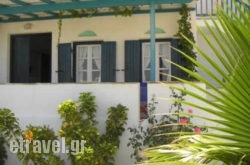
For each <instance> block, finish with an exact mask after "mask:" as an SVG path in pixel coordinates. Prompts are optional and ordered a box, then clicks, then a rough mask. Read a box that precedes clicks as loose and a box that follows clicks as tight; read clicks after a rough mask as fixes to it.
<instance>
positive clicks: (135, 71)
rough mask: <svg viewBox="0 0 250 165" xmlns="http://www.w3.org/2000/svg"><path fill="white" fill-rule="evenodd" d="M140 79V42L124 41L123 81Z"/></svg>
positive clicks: (137, 80) (138, 80)
mask: <svg viewBox="0 0 250 165" xmlns="http://www.w3.org/2000/svg"><path fill="white" fill-rule="evenodd" d="M140 81H141V43H140V41H135V40H130V41H125V82H140Z"/></svg>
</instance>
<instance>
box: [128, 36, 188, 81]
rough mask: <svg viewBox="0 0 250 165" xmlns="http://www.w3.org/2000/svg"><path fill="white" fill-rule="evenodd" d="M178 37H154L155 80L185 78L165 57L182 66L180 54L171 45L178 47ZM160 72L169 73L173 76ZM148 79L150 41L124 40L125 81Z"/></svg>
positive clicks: (182, 61)
mask: <svg viewBox="0 0 250 165" xmlns="http://www.w3.org/2000/svg"><path fill="white" fill-rule="evenodd" d="M178 42H179V39H176V38H167V39H156V45H155V48H156V59H155V66H156V73H155V78H156V81H176V79H175V78H174V77H179V78H185V74H184V72H183V71H182V70H181V69H180V68H178V67H176V66H175V65H172V64H170V63H169V62H167V61H166V59H169V60H171V61H172V62H174V63H176V64H178V65H181V66H183V64H184V60H183V57H182V55H181V54H180V53H179V52H178V51H176V50H174V49H171V47H175V48H177V49H178ZM161 73H167V74H171V75H172V76H174V77H170V76H165V75H163V74H161ZM149 80H150V43H149V40H143V41H141V40H128V41H125V81H126V82H147V81H149Z"/></svg>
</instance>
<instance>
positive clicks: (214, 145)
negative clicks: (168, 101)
mask: <svg viewBox="0 0 250 165" xmlns="http://www.w3.org/2000/svg"><path fill="white" fill-rule="evenodd" d="M233 4H234V6H235V9H236V10H237V13H235V12H234V11H233V10H232V9H231V8H229V7H228V8H227V10H226V11H225V10H224V9H223V8H221V7H218V8H217V13H216V17H217V18H216V19H215V18H213V17H211V21H212V25H211V24H209V23H208V22H207V21H206V20H204V22H205V24H206V27H207V29H208V30H209V32H210V34H211V36H212V39H209V38H208V37H207V36H206V34H205V33H204V32H203V31H202V30H201V29H200V28H199V27H198V30H199V32H200V33H201V34H202V36H203V38H204V39H205V40H206V42H207V45H208V46H209V47H210V48H211V50H212V51H213V52H214V53H215V55H216V58H217V59H218V60H219V61H220V64H218V63H216V62H215V61H216V60H214V58H212V57H211V56H210V55H209V54H208V53H206V52H204V51H202V49H200V48H199V47H198V46H197V45H195V44H194V43H193V42H192V41H190V40H189V39H188V38H187V37H186V40H187V41H188V42H190V43H191V44H193V46H194V47H195V49H197V51H198V52H199V54H200V55H201V56H203V57H204V58H205V59H206V60H207V62H208V63H209V64H210V65H211V67H213V69H214V70H215V71H214V72H212V71H211V70H210V69H208V68H207V67H206V66H204V65H203V64H202V63H200V62H196V61H194V60H193V59H192V58H189V59H190V60H191V61H193V62H195V63H196V65H197V66H198V67H199V68H200V69H202V70H203V71H204V72H205V73H206V74H207V75H208V76H209V77H210V78H211V79H212V80H214V81H215V82H216V83H217V84H219V86H220V88H221V89H218V86H215V85H214V84H213V83H211V82H209V81H207V80H206V79H205V78H203V77H201V76H200V75H199V74H198V73H194V72H192V70H188V69H185V68H183V67H181V66H178V67H180V68H181V69H183V70H184V71H185V72H187V73H188V74H190V75H192V76H193V77H195V78H196V79H197V80H199V81H201V82H203V83H204V84H206V86H207V87H209V88H210V90H205V89H202V88H200V87H199V86H197V85H196V84H195V83H193V82H189V81H186V80H183V79H179V80H180V81H182V82H183V83H187V84H188V85H190V86H192V87H194V88H195V89H196V90H198V91H200V92H202V93H205V94H206V95H208V96H209V97H210V98H212V99H213V100H215V101H211V100H208V99H206V98H203V97H202V96H200V95H198V94H197V93H196V92H193V91H190V90H186V89H182V88H178V87H174V88H175V89H177V90H180V91H184V92H185V93H187V94H188V95H190V96H192V97H194V98H196V99H198V100H200V101H201V102H203V103H204V105H207V106H199V105H197V104H195V103H193V102H187V101H182V103H184V104H187V105H190V106H193V107H196V108H198V109H200V110H203V111H205V112H207V113H209V114H211V115H216V116H217V118H213V117H209V116H200V117H201V118H203V119H205V120H207V121H210V122H213V123H216V124H217V126H208V127H209V128H211V129H213V130H216V131H217V132H214V133H213V132H210V133H207V134H201V135H195V136H185V137H182V138H180V139H178V141H176V143H175V144H170V145H167V144H166V145H163V146H159V147H156V148H149V149H147V150H145V152H144V155H145V156H146V157H147V158H148V162H151V163H155V164H158V162H171V161H182V162H192V163H204V164H208V163H211V164H226V165H248V164H250V150H249V148H250V138H249V137H250V136H249V125H250V122H249V114H250V112H249V110H250V104H249V100H250V98H249V96H250V95H249V91H250V86H249V82H250V76H249V70H250V68H249V67H250V56H249V48H250V33H249V29H250V19H249V16H250V13H249V12H250V11H249V8H248V7H247V5H246V4H244V2H243V1H239V2H236V1H233ZM182 53H183V52H182ZM183 55H184V56H185V57H187V58H188V57H189V56H188V55H187V54H185V53H183ZM216 72H217V73H216ZM217 75H219V77H218V76H217ZM228 75H230V76H228ZM220 76H221V77H223V78H224V80H225V81H221V79H220ZM167 148H170V150H169V149H167Z"/></svg>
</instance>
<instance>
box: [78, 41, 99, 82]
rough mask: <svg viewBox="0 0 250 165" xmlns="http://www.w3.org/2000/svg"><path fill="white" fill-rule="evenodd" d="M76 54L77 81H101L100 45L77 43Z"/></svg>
mask: <svg viewBox="0 0 250 165" xmlns="http://www.w3.org/2000/svg"><path fill="white" fill-rule="evenodd" d="M76 56H77V60H76V61H77V64H76V65H77V70H76V72H77V74H76V81H77V82H100V81H101V45H78V46H77V47H76Z"/></svg>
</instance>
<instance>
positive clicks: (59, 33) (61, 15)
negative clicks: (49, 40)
mask: <svg viewBox="0 0 250 165" xmlns="http://www.w3.org/2000/svg"><path fill="white" fill-rule="evenodd" d="M62 17H63V11H59V13H58V21H57V25H58V38H57V46H58V45H59V43H60V39H61V33H62Z"/></svg>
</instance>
